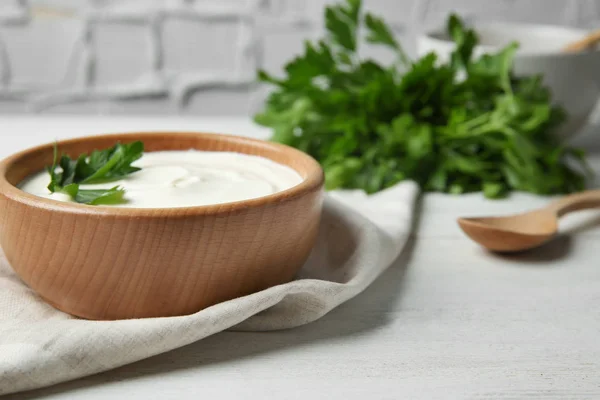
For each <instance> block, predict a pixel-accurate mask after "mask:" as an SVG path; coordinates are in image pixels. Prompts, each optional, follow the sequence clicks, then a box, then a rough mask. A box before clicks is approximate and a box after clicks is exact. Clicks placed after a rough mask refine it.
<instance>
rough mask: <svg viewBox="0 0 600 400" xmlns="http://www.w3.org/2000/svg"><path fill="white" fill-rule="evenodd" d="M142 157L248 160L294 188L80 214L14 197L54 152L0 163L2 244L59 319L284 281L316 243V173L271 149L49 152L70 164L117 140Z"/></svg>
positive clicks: (162, 137)
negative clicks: (291, 174)
mask: <svg viewBox="0 0 600 400" xmlns="http://www.w3.org/2000/svg"><path fill="white" fill-rule="evenodd" d="M135 140H141V141H143V142H144V145H145V150H146V151H160V150H187V149H197V150H208V151H233V152H238V153H245V154H252V155H258V156H262V157H266V158H269V159H271V160H273V161H276V162H278V163H281V164H283V165H287V166H289V167H291V168H293V169H294V170H296V171H297V172H298V173H299V174H300V175H301V176H302V178H303V181H302V182H301V183H300V184H298V185H297V186H294V187H292V188H290V189H287V190H285V191H282V192H278V193H275V194H272V195H268V196H264V197H260V198H256V199H250V200H244V201H238V202H233V203H226V204H219V205H210V206H198V207H185V208H160V209H159V208H151V209H135V208H118V207H106V206H88V205H82V204H75V203H67V202H59V201H55V200H50V199H45V198H41V197H38V196H35V195H32V194H29V193H25V192H23V191H22V190H20V189H18V188H17V187H16V185H17V184H18V183H19V182H21V181H22V180H23V179H24V178H26V177H27V176H29V175H31V174H33V173H36V172H38V171H40V170H42V169H43V168H44V167H45V166H47V165H51V164H52V157H53V144H47V145H43V146H39V147H35V148H32V149H29V150H25V151H22V152H20V153H18V154H15V155H13V156H11V157H8V158H7V159H5V160H3V161H2V162H1V163H0V245H1V246H2V249H3V250H4V253H5V255H6V258H7V260H8V262H9V263H10V265H11V266H12V267H13V269H14V270H15V271H16V273H17V274H18V275H19V277H20V278H21V279H22V280H23V281H24V282H25V283H26V284H27V285H29V286H30V287H31V288H32V289H33V290H34V291H36V292H37V293H38V294H39V295H40V296H41V297H43V298H44V299H45V300H46V301H47V302H48V303H50V304H52V305H53V306H55V307H56V308H58V309H59V310H62V311H64V312H67V313H69V314H72V315H75V316H79V317H83V318H87V319H124V318H142V317H165V316H175V315H184V314H190V313H194V312H197V311H199V310H201V309H203V308H206V307H209V306H211V305H214V304H216V303H219V302H222V301H226V300H230V299H233V298H236V297H240V296H244V295H248V294H250V293H253V292H256V291H259V290H262V289H266V288H268V287H271V286H274V285H278V284H282V283H285V282H288V281H290V280H292V279H293V278H294V276H295V274H296V273H297V272H298V270H299V269H300V268H301V267H302V265H303V263H304V262H305V261H306V259H307V257H308V255H309V253H310V251H311V248H312V247H313V244H314V242H315V239H316V236H317V231H318V227H319V220H320V215H321V207H322V201H323V171H322V169H321V168H320V166H319V164H318V163H317V162H316V161H315V160H314V159H313V158H311V157H310V156H308V155H306V154H304V153H302V152H300V151H298V150H295V149H292V148H291V147H287V146H284V145H279V144H275V143H269V142H264V141H260V140H254V139H248V138H242V137H237V136H229V135H216V134H205V133H171V132H156V133H152V132H150V133H133V134H117V135H103V136H90V137H83V138H78V139H72V140H65V141H61V142H59V143H58V147H59V149H60V151H61V152H64V153H66V154H68V155H70V156H71V157H73V158H76V157H77V156H79V155H80V154H82V153H89V152H91V151H92V150H94V149H104V148H108V147H110V146H113V145H114V144H115V143H117V142H121V143H128V142H132V141H135Z"/></svg>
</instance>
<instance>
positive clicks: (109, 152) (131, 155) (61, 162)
mask: <svg viewBox="0 0 600 400" xmlns="http://www.w3.org/2000/svg"><path fill="white" fill-rule="evenodd" d="M143 152H144V144H143V143H142V142H140V141H137V142H133V143H128V144H121V143H117V144H116V145H114V146H113V147H111V148H109V149H105V150H95V151H93V152H92V153H91V154H90V155H89V157H88V155H87V154H82V155H81V156H79V158H77V159H76V160H73V159H71V158H70V157H69V156H67V155H62V156H61V157H60V158H59V157H58V148H57V146H54V161H53V163H52V166H51V167H48V173H49V174H50V184H49V185H48V190H50V191H51V192H52V193H64V194H67V195H69V196H70V197H71V198H72V199H73V200H74V201H75V202H77V203H82V204H90V205H101V204H118V203H122V202H123V201H124V198H123V196H124V194H125V190H124V189H123V188H121V187H119V186H114V187H112V188H109V189H80V185H81V184H96V183H106V182H111V181H115V180H119V179H121V178H123V177H125V176H127V175H129V174H131V173H132V172H136V171H139V170H140V168H137V167H134V166H132V165H131V163H133V162H134V161H136V160H138V159H139V158H140V157H141V156H142V153H143ZM57 167H60V171H57Z"/></svg>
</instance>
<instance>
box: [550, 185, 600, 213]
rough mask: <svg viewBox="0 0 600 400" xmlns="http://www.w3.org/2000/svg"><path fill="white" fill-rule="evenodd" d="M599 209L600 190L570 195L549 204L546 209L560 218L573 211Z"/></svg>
mask: <svg viewBox="0 0 600 400" xmlns="http://www.w3.org/2000/svg"><path fill="white" fill-rule="evenodd" d="M596 207H600V190H586V191H585V192H580V193H575V194H571V195H569V196H565V197H563V198H561V199H558V200H556V201H554V202H552V203H550V204H549V205H548V206H547V207H546V208H547V209H548V210H550V211H553V212H555V213H556V215H557V216H559V217H562V216H563V215H565V214H568V213H570V212H573V211H579V210H585V209H587V208H596Z"/></svg>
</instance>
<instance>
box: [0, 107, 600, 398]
mask: <svg viewBox="0 0 600 400" xmlns="http://www.w3.org/2000/svg"><path fill="white" fill-rule="evenodd" d="M136 129H146V130H161V129H163V130H164V129H171V130H174V129H180V130H209V131H220V132H226V133H237V134H247V135H251V136H259V137H265V136H266V135H267V132H265V131H264V130H260V129H258V128H257V127H255V126H253V125H252V124H251V123H250V122H249V121H248V120H245V119H236V118H214V119H209V118H202V119H189V118H185V119H175V118H161V119H157V118H147V117H144V118H119V119H115V118H111V119H103V118H93V119H91V118H84V117H77V118H74V117H53V118H48V117H44V118H42V117H38V118H31V117H2V118H0V138H1V139H0V156H2V157H3V156H5V155H7V154H9V153H12V152H13V151H15V150H18V149H20V148H25V147H28V146H30V145H33V144H38V143H41V142H48V141H51V140H53V139H54V138H64V137H69V136H78V135H83V134H89V133H101V132H106V131H115V132H116V131H132V130H136ZM592 139H593V138H592ZM582 140H583V141H582V143H583V144H584V145H586V147H591V144H592V143H597V144H600V134H599V135H598V140H596V141H590V140H589V138H588V139H582ZM586 140H587V141H586ZM592 161H593V165H594V167H595V169H596V170H597V171H600V156H593V157H592ZM546 201H547V199H540V198H535V197H533V196H527V195H516V196H513V197H512V198H511V199H508V200H503V201H485V200H483V199H482V198H481V197H480V196H479V195H468V196H462V197H450V196H443V195H428V196H425V198H424V200H423V204H422V209H421V212H420V221H419V224H418V228H417V231H416V233H415V235H414V237H413V239H412V240H411V242H410V245H409V247H408V248H407V249H406V251H405V253H404V254H403V256H402V257H401V259H400V260H398V262H396V264H395V265H394V266H393V267H392V268H390V269H389V271H387V272H386V273H385V274H384V275H383V276H382V277H381V278H379V279H378V280H377V281H376V282H375V283H374V284H373V285H372V286H371V287H370V288H368V289H367V290H366V291H365V292H364V293H363V294H362V295H359V296H358V297H357V298H355V299H353V300H351V301H349V302H348V303H346V304H344V305H343V306H341V307H339V308H338V309H336V310H334V311H333V312H331V313H330V314H329V315H326V316H325V317H324V318H322V319H321V320H319V321H317V322H315V323H312V324H309V325H306V326H304V327H301V328H297V329H293V330H288V331H281V332H270V333H237V332H225V333H220V334H217V335H215V336H213V337H209V338H207V339H205V340H202V341H200V342H197V343H195V344H192V345H190V346H187V347H184V348H181V349H178V350H175V351H172V352H170V353H166V354H163V355H159V356H157V357H154V358H151V359H148V360H144V361H141V362H138V363H135V364H131V365H128V366H125V367H122V368H120V369H117V370H113V371H109V372H107V373H103V374H99V375H96V376H92V377H88V378H84V379H81V380H78V381H74V382H69V383H65V384H60V385H57V386H54V387H50V388H46V389H41V390H36V391H32V392H28V393H21V394H16V395H12V396H8V397H6V398H10V399H33V398H46V399H83V400H92V399H99V400H100V399H102V400H105V399H130V400H135V399H188V398H189V399H199V398H204V399H210V398H215V399H220V400H224V399H265V398H273V399H320V398H326V399H428V400H429V399H528V398H535V399H541V398H544V399H545V398H549V399H594V398H600V211H598V212H596V211H586V212H582V213H579V214H578V215H574V216H569V217H567V218H566V219H565V220H564V221H563V223H562V224H561V228H562V229H563V230H564V232H566V233H569V234H568V235H565V236H563V237H560V238H558V239H557V240H555V241H553V242H552V243H550V244H548V245H547V246H545V247H543V248H541V249H539V250H537V251H533V252H530V253H527V254H523V255H518V256H510V257H500V256H495V255H491V254H488V253H486V252H484V251H482V250H481V249H479V248H478V247H477V246H475V245H474V244H473V243H471V242H470V241H468V240H467V239H466V238H465V237H464V236H463V235H462V234H461V233H460V231H459V229H458V228H457V226H456V223H455V219H456V217H458V216H462V215H476V214H492V213H510V212H516V211H520V210H525V209H528V208H531V207H535V206H537V205H542V204H544V203H545V202H546ZM0 357H1V355H0Z"/></svg>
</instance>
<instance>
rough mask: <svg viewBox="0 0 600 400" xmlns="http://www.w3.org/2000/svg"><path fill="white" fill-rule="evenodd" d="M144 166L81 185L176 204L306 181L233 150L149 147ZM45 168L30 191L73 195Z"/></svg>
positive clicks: (30, 182)
mask: <svg viewBox="0 0 600 400" xmlns="http://www.w3.org/2000/svg"><path fill="white" fill-rule="evenodd" d="M133 165H134V166H136V167H140V168H142V169H141V170H140V171H137V172H134V173H132V174H130V175H128V176H126V177H125V178H124V179H121V180H118V181H112V182H108V183H103V184H94V185H81V186H80V188H81V189H105V188H111V187H114V186H117V185H118V186H121V187H123V188H124V189H125V199H126V203H124V204H117V205H114V206H115V207H136V208H171V207H191V206H203V205H209V204H222V203H229V202H234V201H241V200H248V199H253V198H257V197H263V196H267V195H269V194H273V193H277V192H280V191H283V190H286V189H289V188H291V187H292V186H295V185H297V184H299V183H300V182H301V181H302V177H301V176H300V175H299V174H298V173H297V172H296V171H294V170H293V169H291V168H289V167H287V166H285V165H281V164H278V163H276V162H274V161H271V160H269V159H267V158H264V157H259V156H252V155H248V154H240V153H230V152H210V151H198V150H187V151H185V150H184V151H158V152H151V153H144V155H143V156H142V158H140V159H139V160H137V161H135V162H134V163H133ZM48 183H50V176H49V175H48V173H47V172H46V171H44V172H40V173H38V174H35V175H33V176H31V177H29V178H27V179H25V180H24V181H23V182H22V183H21V184H20V185H19V186H20V188H21V189H22V190H24V191H25V192H28V193H31V194H34V195H37V196H41V197H46V198H50V199H55V200H59V201H72V199H71V198H70V197H69V196H67V195H64V194H61V193H50V191H49V190H48V189H47V186H48Z"/></svg>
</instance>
